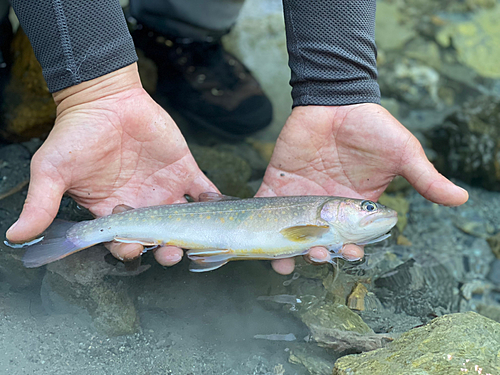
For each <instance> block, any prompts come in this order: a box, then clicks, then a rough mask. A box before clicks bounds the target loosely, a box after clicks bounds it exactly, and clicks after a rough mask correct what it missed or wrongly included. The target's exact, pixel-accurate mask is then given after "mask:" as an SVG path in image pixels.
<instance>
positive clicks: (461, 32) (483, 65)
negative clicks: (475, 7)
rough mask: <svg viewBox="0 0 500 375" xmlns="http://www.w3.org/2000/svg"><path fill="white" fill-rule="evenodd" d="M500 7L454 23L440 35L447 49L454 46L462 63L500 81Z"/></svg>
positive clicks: (441, 41)
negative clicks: (499, 62) (499, 20)
mask: <svg viewBox="0 0 500 375" xmlns="http://www.w3.org/2000/svg"><path fill="white" fill-rule="evenodd" d="M499 18H500V6H498V5H497V6H496V7H494V8H492V9H488V10H481V11H478V12H477V13H475V14H473V15H472V18H471V19H470V20H467V21H464V22H459V23H450V24H448V25H447V26H445V27H444V28H443V29H442V30H441V31H440V32H439V33H438V34H437V35H436V40H437V41H438V43H439V44H441V46H443V47H449V46H450V45H453V47H455V49H456V50H457V56H458V59H459V61H460V62H461V63H463V64H465V65H467V66H469V67H470V68H472V69H474V70H475V71H476V72H477V73H479V74H480V75H482V76H483V77H488V78H500V64H498V61H499V60H500V23H499V22H498V19H499Z"/></svg>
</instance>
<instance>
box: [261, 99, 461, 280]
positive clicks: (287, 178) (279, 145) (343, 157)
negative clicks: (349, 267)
mask: <svg viewBox="0 0 500 375" xmlns="http://www.w3.org/2000/svg"><path fill="white" fill-rule="evenodd" d="M397 175H401V176H403V177H404V178H406V179H407V180H408V181H409V182H410V183H411V184H412V185H413V187H414V188H415V189H416V190H417V191H418V192H419V193H420V194H422V195H423V196H424V197H425V198H427V199H428V200H430V201H432V202H435V203H439V204H443V205H447V206H457V205H461V204H463V203H465V202H466V201H467V199H468V193H467V192H466V191H465V190H464V189H462V188H460V187H458V186H456V185H455V184H453V183H452V182H451V181H449V180H448V179H446V178H445V177H444V176H442V175H441V174H440V173H439V172H437V171H436V169H435V168H434V166H433V165H432V163H430V162H429V160H428V159H427V157H426V156H425V153H424V150H423V149H422V146H421V145H420V142H419V141H418V140H417V139H416V138H415V137H414V136H413V135H412V134H411V133H410V132H409V131H408V130H407V129H406V128H405V127H404V126H403V125H401V123H399V121H397V120H396V119H395V118H394V117H393V116H392V115H391V114H390V113H389V112H388V111H387V110H385V109H384V108H383V107H381V106H379V105H377V104H371V103H365V104H356V105H349V106H340V107H323V106H307V107H296V108H294V110H293V111H292V114H291V115H290V117H289V118H288V120H287V123H286V124H285V127H284V128H283V130H282V131H281V134H280V136H279V138H278V141H277V142H276V147H275V149H274V153H273V156H272V158H271V162H270V164H269V166H268V168H267V171H266V174H265V176H264V181H263V183H262V186H261V187H260V189H259V191H258V192H257V195H258V196H275V195H335V196H344V197H351V198H366V199H371V200H377V199H378V198H379V197H380V195H381V194H382V193H383V192H384V190H385V189H386V188H387V186H388V185H389V183H390V182H391V181H392V179H393V178H394V177H395V176H397ZM317 251H318V252H319V251H322V252H323V254H325V251H326V250H325V249H324V248H315V249H311V251H310V254H311V252H317ZM342 251H347V252H348V254H349V255H352V254H356V253H359V252H361V255H363V250H362V249H361V248H360V247H357V246H355V245H349V247H347V248H344V249H343V250H342ZM320 257H321V253H318V254H316V255H315V258H320ZM273 267H274V268H275V269H276V270H277V271H278V272H280V273H286V272H291V271H292V270H293V260H292V259H284V260H280V261H279V262H278V261H275V263H273Z"/></svg>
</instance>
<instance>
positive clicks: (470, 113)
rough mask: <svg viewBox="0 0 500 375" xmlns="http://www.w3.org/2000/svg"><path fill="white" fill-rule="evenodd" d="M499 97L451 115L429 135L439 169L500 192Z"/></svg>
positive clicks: (471, 104)
mask: <svg viewBox="0 0 500 375" xmlns="http://www.w3.org/2000/svg"><path fill="white" fill-rule="evenodd" d="M498 123H500V98H498V97H493V96H482V97H479V98H478V99H475V100H473V101H470V102H468V103H467V104H465V105H464V106H463V109H461V110H459V111H457V112H456V113H455V114H453V115H451V116H449V117H448V118H447V119H446V120H445V122H444V124H443V125H442V126H441V127H439V128H436V129H434V130H433V131H431V132H430V133H429V134H428V136H429V139H430V142H431V145H432V148H433V149H434V150H435V151H436V152H437V154H438V158H437V160H436V162H435V165H436V167H437V169H438V170H439V171H440V172H441V173H443V174H445V175H446V176H451V177H457V178H460V179H461V180H462V181H464V182H466V183H469V184H471V185H478V186H482V187H484V188H486V189H491V190H496V191H498V190H500V183H499V182H500V142H499V141H498V139H500V129H499V128H498Z"/></svg>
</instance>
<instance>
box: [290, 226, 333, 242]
mask: <svg viewBox="0 0 500 375" xmlns="http://www.w3.org/2000/svg"><path fill="white" fill-rule="evenodd" d="M329 229H330V227H329V226H328V225H297V226H295V227H288V228H285V229H282V230H280V233H281V234H282V235H283V236H284V237H285V238H286V239H288V240H290V241H293V242H312V241H314V240H317V239H318V238H320V237H321V236H322V235H324V234H325V233H326V232H328V230H329Z"/></svg>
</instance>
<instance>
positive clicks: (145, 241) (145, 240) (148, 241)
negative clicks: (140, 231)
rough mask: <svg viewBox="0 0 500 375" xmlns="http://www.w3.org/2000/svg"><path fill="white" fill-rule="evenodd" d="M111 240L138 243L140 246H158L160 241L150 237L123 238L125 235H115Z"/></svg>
mask: <svg viewBox="0 0 500 375" xmlns="http://www.w3.org/2000/svg"><path fill="white" fill-rule="evenodd" d="M113 241H116V242H120V243H138V244H140V245H142V246H158V245H161V242H160V241H158V240H154V239H152V238H125V237H115V238H113Z"/></svg>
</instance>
